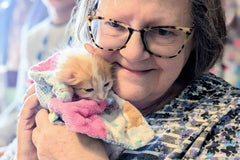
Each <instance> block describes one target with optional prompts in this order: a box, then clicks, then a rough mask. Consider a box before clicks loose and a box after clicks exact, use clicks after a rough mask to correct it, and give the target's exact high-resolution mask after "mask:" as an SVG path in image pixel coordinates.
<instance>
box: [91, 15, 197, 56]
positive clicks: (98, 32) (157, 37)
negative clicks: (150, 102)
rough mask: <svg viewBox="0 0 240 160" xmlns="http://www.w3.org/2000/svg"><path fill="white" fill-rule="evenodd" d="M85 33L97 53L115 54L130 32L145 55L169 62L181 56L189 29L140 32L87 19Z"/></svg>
mask: <svg viewBox="0 0 240 160" xmlns="http://www.w3.org/2000/svg"><path fill="white" fill-rule="evenodd" d="M87 20H88V31H89V34H90V37H91V40H92V42H93V43H94V44H95V45H96V46H97V47H98V48H100V49H103V50H106V51H117V50H120V49H122V48H125V47H126V44H127V43H128V41H129V39H130V38H131V36H132V34H133V32H134V31H136V32H140V35H141V38H142V42H143V45H144V48H145V50H146V51H148V52H149V54H151V55H154V56H157V57H164V58H173V57H176V56H177V55H178V54H180V53H181V51H182V50H183V48H184V46H185V43H186V42H187V40H188V37H189V36H190V35H191V33H192V30H193V27H176V26H155V27H146V28H143V29H141V30H137V29H134V28H131V27H130V26H129V25H127V24H125V23H122V22H119V21H116V20H113V19H108V18H104V17H101V16H93V15H88V16H87Z"/></svg>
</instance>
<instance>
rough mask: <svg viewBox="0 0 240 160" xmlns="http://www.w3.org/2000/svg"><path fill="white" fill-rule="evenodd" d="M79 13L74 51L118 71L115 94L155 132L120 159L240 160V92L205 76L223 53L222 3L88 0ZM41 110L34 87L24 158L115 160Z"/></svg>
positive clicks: (26, 115) (26, 114)
mask: <svg viewBox="0 0 240 160" xmlns="http://www.w3.org/2000/svg"><path fill="white" fill-rule="evenodd" d="M78 11H79V12H78V13H77V14H76V25H77V27H76V28H75V32H74V33H75V34H76V35H77V37H78V38H76V39H75V44H77V45H79V44H84V45H85V47H86V48H87V49H88V51H89V52H90V53H92V54H99V55H101V56H102V57H104V58H105V59H106V60H108V61H109V62H111V63H113V64H115V65H116V66H117V70H116V73H115V74H116V83H115V84H114V91H115V92H116V93H117V94H118V95H119V96H120V97H122V98H123V99H126V100H128V101H130V102H131V103H132V104H134V105H135V106H136V107H137V108H138V109H139V110H140V111H141V112H142V114H143V115H144V116H145V118H146V120H147V121H148V122H149V124H150V125H151V126H152V128H153V129H154V131H155V138H154V140H152V142H151V143H149V144H148V145H146V146H145V147H142V148H140V149H139V150H137V151H130V150H124V151H123V152H122V153H121V154H120V156H119V159H124V160H126V159H164V158H169V159H183V158H186V159H187V158H199V159H207V158H212V157H215V158H217V157H218V158H219V157H230V158H233V157H234V158H239V157H238V155H239V153H240V149H239V146H238V145H237V144H238V143H239V142H240V139H239V121H238V118H240V117H239V116H238V114H237V113H238V112H239V104H240V103H239V97H240V94H239V90H238V89H236V88H234V87H232V86H230V85H229V84H227V83H226V82H225V81H223V80H222V79H220V78H217V77H215V76H214V75H212V74H207V73H204V72H207V70H208V69H209V68H211V67H212V65H213V64H214V63H215V61H216V60H217V58H219V57H220V56H221V54H222V50H223V43H224V40H225V36H226V29H225V23H224V14H223V11H222V8H221V1H220V0H192V1H187V0H178V1H176V0H151V1H149V0H131V1H128V0H115V1H113V0H101V1H98V0H95V1H94V0H82V1H81V4H80V5H79V9H78ZM86 18H88V24H87V20H86ZM87 29H88V30H87ZM78 40H80V41H78ZM36 106H38V100H37V98H36V95H35V94H34V87H32V88H30V89H29V91H28V93H27V95H26V100H25V104H24V106H23V109H22V112H21V115H20V119H19V124H18V159H25V160H26V159H31V160H32V159H70V160H71V159H97V160H100V159H109V157H108V156H107V155H106V152H105V149H104V147H103V145H102V143H101V142H100V141H97V140H94V139H91V138H89V137H86V136H85V135H81V134H76V133H72V132H68V131H66V129H65V128H64V127H63V126H53V125H51V124H50V123H49V122H48V119H47V115H48V112H47V111H46V110H44V109H41V110H40V111H38V112H37V114H36V108H37V107H36ZM35 114H36V116H35ZM59 133H61V134H59ZM221 143H223V144H221ZM30 152H31V153H33V154H31V155H29V154H28V153H30ZM37 157H38V158H37Z"/></svg>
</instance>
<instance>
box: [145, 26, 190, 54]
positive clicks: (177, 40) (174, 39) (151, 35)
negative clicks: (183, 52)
mask: <svg viewBox="0 0 240 160" xmlns="http://www.w3.org/2000/svg"><path fill="white" fill-rule="evenodd" d="M144 37H145V39H144V41H145V43H146V44H147V47H148V50H150V51H151V52H153V53H155V54H157V55H161V56H173V55H176V54H177V52H178V50H179V49H180V48H181V46H182V45H183V44H184V41H185V39H186V34H185V33H184V32H183V31H181V30H177V29H172V28H162V27H156V28H152V29H150V30H148V31H146V32H145V35H144Z"/></svg>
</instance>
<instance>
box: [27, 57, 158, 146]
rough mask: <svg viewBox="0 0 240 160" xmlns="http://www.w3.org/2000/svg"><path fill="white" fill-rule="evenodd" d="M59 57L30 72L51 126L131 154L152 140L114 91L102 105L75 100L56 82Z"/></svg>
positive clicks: (134, 110)
mask: <svg viewBox="0 0 240 160" xmlns="http://www.w3.org/2000/svg"><path fill="white" fill-rule="evenodd" d="M59 57H60V53H56V54H54V55H53V56H51V57H49V58H48V59H47V60H46V61H43V62H40V63H39V64H37V65H35V66H33V67H31V68H30V70H29V76H30V78H31V79H32V80H33V82H34V83H35V88H36V94H37V96H38V99H39V102H40V105H41V106H42V107H45V108H47V109H49V111H50V114H49V117H50V121H51V122H52V123H55V124H58V123H63V124H64V125H66V127H67V129H68V130H70V131H74V132H79V133H82V134H86V135H88V136H90V137H94V138H98V139H102V140H103V141H105V142H107V143H111V144H117V145H120V146H122V147H124V148H126V149H132V150H134V149H138V148H140V147H143V146H145V145H146V144H147V143H148V142H149V141H151V140H152V139H153V137H154V132H153V130H152V129H151V128H150V126H149V125H148V123H147V122H146V121H145V118H144V117H143V116H142V114H141V113H140V112H139V111H138V109H137V108H135V107H134V106H133V105H132V104H131V103H129V102H128V101H126V100H124V99H122V98H120V97H119V96H118V95H116V94H115V93H114V92H113V91H110V93H109V96H108V99H106V100H103V101H102V102H100V103H97V102H95V101H93V100H87V99H77V100H75V99H74V98H73V97H74V95H73V94H72V92H69V86H66V85H65V84H64V83H61V82H59V81H57V79H56V78H55V71H56V66H57V60H58V58H59Z"/></svg>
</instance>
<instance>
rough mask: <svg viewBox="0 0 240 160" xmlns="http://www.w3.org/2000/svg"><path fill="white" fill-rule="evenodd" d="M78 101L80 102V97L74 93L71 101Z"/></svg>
mask: <svg viewBox="0 0 240 160" xmlns="http://www.w3.org/2000/svg"><path fill="white" fill-rule="evenodd" d="M78 100H80V97H79V96H78V95H77V94H76V93H74V94H73V98H72V101H78Z"/></svg>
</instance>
